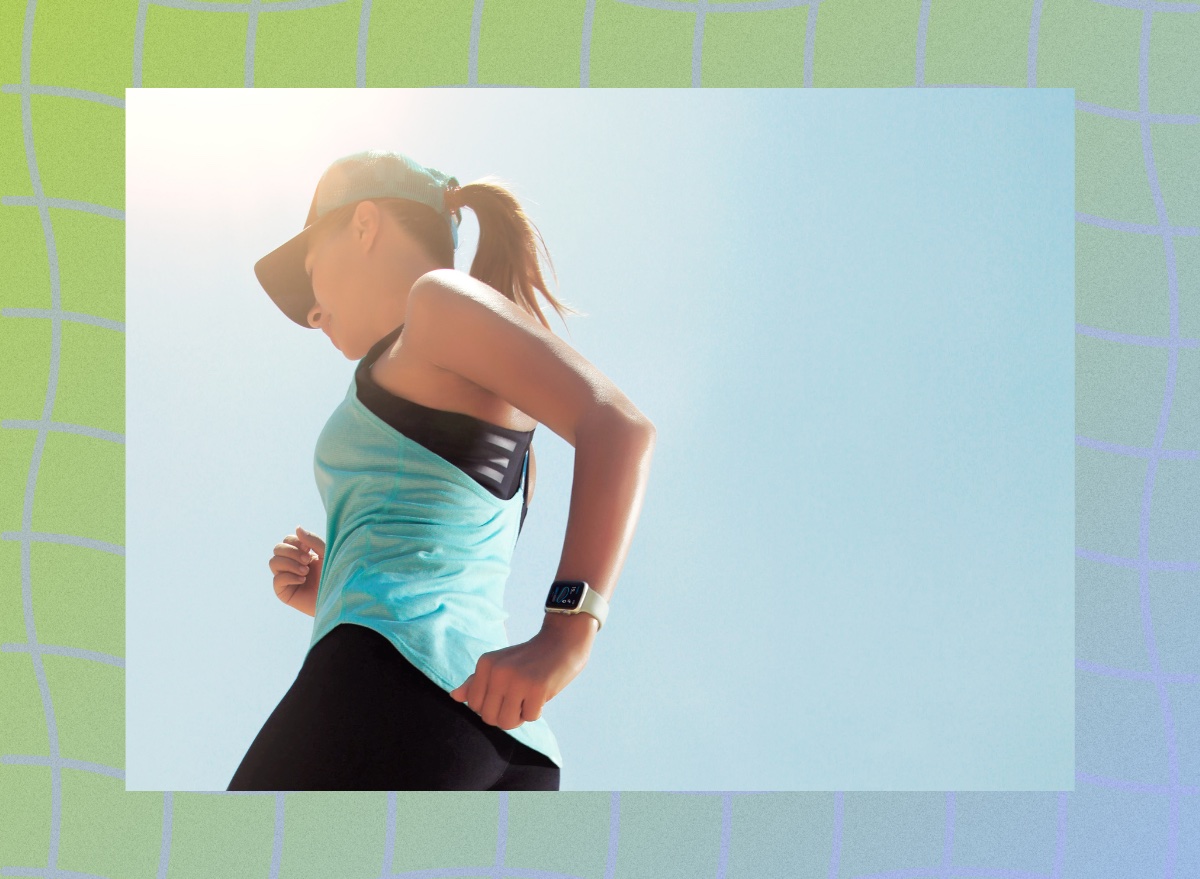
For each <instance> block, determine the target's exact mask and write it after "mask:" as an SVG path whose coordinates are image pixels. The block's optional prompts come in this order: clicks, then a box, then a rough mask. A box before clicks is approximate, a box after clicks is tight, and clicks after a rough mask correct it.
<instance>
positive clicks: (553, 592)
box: [546, 580, 586, 610]
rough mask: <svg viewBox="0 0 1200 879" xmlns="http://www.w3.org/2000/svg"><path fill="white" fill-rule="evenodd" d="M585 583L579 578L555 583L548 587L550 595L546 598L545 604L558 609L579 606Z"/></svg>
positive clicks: (573, 608)
mask: <svg viewBox="0 0 1200 879" xmlns="http://www.w3.org/2000/svg"><path fill="white" fill-rule="evenodd" d="M585 585H586V584H585V583H583V582H582V581H579V580H576V581H563V582H561V583H555V584H554V585H553V586H551V587H550V597H549V598H547V599H546V604H547V605H549V606H550V607H556V608H559V609H560V610H575V609H576V608H578V607H579V602H581V601H583V587H584V586H585Z"/></svg>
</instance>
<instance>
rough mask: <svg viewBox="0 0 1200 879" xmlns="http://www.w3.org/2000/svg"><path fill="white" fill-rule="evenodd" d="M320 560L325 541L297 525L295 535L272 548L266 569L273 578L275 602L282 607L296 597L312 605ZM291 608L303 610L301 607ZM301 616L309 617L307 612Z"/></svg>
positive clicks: (323, 554) (319, 574) (290, 535)
mask: <svg viewBox="0 0 1200 879" xmlns="http://www.w3.org/2000/svg"><path fill="white" fill-rule="evenodd" d="M324 558H325V541H324V540H322V539H321V538H320V537H317V535H315V534H312V533H310V532H308V531H305V530H304V529H303V528H301V527H300V526H299V525H297V526H296V533H295V534H289V535H288V536H287V537H285V538H283V540H281V541H280V542H279V543H277V544H275V553H274V555H272V556H271V561H270V563H269V567H270V569H271V573H272V574H274V575H275V578H274V583H273V585H274V587H275V595H276V596H277V597H278V598H279V600H280V601H282V602H283V603H284V604H292V602H293V600H294V599H296V598H297V595H304V596H306V597H307V598H308V603H309V604H312V603H313V602H315V598H316V591H317V586H318V585H319V584H320V582H321V563H322V561H323V560H324ZM293 606H295V607H296V608H297V609H298V610H305V608H304V607H303V606H302V605H301V604H296V605H293ZM305 612H307V613H309V614H310V615H311V611H310V610H306V611H305Z"/></svg>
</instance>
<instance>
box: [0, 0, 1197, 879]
mask: <svg viewBox="0 0 1200 879" xmlns="http://www.w3.org/2000/svg"><path fill="white" fill-rule="evenodd" d="M967 5H968V4H962V3H959V4H954V3H950V2H939V3H937V4H934V3H932V2H931V0H907V2H902V0H811V2H807V3H805V2H792V0H760V2H738V3H721V2H705V0H687V2H685V0H586V2H584V0H575V2H567V0H555V2H554V3H552V4H540V3H537V2H532V0H488V2H486V3H485V2H484V0H439V2H438V3H428V2H425V0H404V2H401V0H391V2H385V0H360V2H351V0H278V2H270V0H251V2H241V3H238V2H220V0H211V2H210V0H153V2H151V0H139V2H135V0H105V2H89V0H27V2H26V0H0V207H2V209H0V232H2V233H3V240H4V241H5V242H6V246H5V248H3V249H2V250H0V306H2V307H0V345H2V347H0V350H2V351H3V360H2V361H0V362H2V363H3V366H4V373H5V374H4V376H3V378H4V381H3V382H2V383H0V571H2V574H0V584H2V586H0V698H2V707H0V724H2V725H0V875H3V876H38V877H56V876H70V877H113V879H115V877H135V876H136V877H149V876H156V877H167V876H168V875H169V876H171V877H186V876H204V877H209V876H226V875H227V876H239V877H240V876H259V875H262V876H268V877H272V879H274V877H279V876H288V877H294V876H339V877H342V876H369V877H401V876H402V877H411V879H417V877H421V879H434V877H450V876H464V877H465V876H493V877H499V876H522V877H537V879H574V877H580V879H583V877H588V879H590V877H597V879H599V877H604V879H611V877H630V876H654V877H672V876H681V877H684V876H686V877H694V876H716V877H718V879H726V877H750V876H754V877H763V876H814V877H829V879H834V877H859V879H866V877H872V879H910V877H911V879H916V877H926V876H929V877H935V876H936V877H951V876H954V877H967V876H979V877H1004V879H1009V877H1013V879H1016V877H1021V879H1025V877H1029V879H1043V877H1045V879H1058V877H1070V876H1089V877H1094V876H1137V877H1143V876H1146V877H1150V876H1153V877H1168V879H1174V877H1187V876H1197V875H1200V831H1198V830H1197V828H1200V797H1198V796H1197V792H1198V790H1200V646H1198V644H1200V638H1198V637H1197V629H1196V621H1197V620H1198V619H1200V552H1198V546H1200V502H1198V499H1200V468H1198V467H1197V463H1196V461H1197V449H1198V448H1200V405H1198V402H1200V356H1198V355H1200V352H1197V348H1198V347H1200V235H1198V227H1200V176H1198V175H1197V174H1196V169H1197V167H1200V115H1198V113H1200V65H1197V63H1196V58H1197V56H1198V53H1200V15H1198V14H1197V13H1198V12H1200V4H1197V3H1187V2H1168V0H1152V2H1138V0H1053V2H1041V0H1023V2H1018V0H1012V2H997V3H989V4H987V6H986V8H983V4H970V7H971V10H970V11H968V10H967V8H966V7H967ZM199 86H204V87H251V86H253V87H264V86H272V87H281V86H296V87H298V86H360V87H379V86H543V87H544V86H570V87H579V86H583V87H586V86H592V87H611V86H620V87H651V86H683V87H687V86H693V87H698V86H804V87H884V86H891V87H911V86H918V87H941V86H968V87H985V86H1002V87H1039V86H1041V87H1047V86H1050V87H1073V88H1074V89H1075V95H1076V99H1077V100H1076V108H1077V115H1076V134H1077V149H1076V155H1077V178H1076V194H1077V212H1076V220H1077V226H1076V239H1077V303H1076V312H1077V319H1078V323H1077V326H1076V340H1075V343H1076V376H1077V388H1076V405H1077V410H1076V418H1077V430H1078V436H1077V440H1076V443H1077V463H1076V485H1077V499H1078V500H1077V549H1076V555H1077V580H1076V587H1077V589H1076V608H1077V638H1076V644H1077V671H1078V674H1077V723H1076V729H1077V748H1076V755H1077V767H1078V771H1077V776H1076V790H1075V791H1074V792H1061V793H975V792H946V793H941V794H938V793H848V794H843V793H840V792H829V793H760V794H747V793H737V794H730V793H694V794H690V795H683V794H669V793H668V794H663V793H642V794H639V793H625V794H621V793H619V792H611V793H600V794H597V793H558V794H551V795H546V794H536V793H517V794H516V795H515V796H514V795H510V794H507V793H498V794H494V795H493V794H488V793H448V792H439V793H436V794H434V793H408V792H406V793H405V796H404V798H403V799H401V798H399V797H398V795H397V794H396V793H395V792H390V793H320V792H305V793H293V794H286V795H285V794H269V793H268V794H236V793H178V794H177V793H173V792H165V793H161V794H153V793H125V791H124V781H123V779H124V772H123V769H122V766H123V764H124V716H123V715H124V658H123V656H122V654H123V651H124V585H123V576H124V548H123V545H122V543H123V539H124V436H123V433H122V431H123V427H124V386H123V385H124V382H123V378H124V331H125V323H124V294H123V282H124V250H123V240H124V239H123V236H124V211H123V205H124V112H123V111H124V89H125V88H126V87H199ZM35 501H36V503H35ZM568 798H569V799H568ZM563 804H569V809H570V811H569V812H564V811H563ZM559 827H562V828H563V838H562V839H561V840H556V839H553V838H551V837H550V835H549V834H548V833H547V831H548V830H549V829H550V828H559Z"/></svg>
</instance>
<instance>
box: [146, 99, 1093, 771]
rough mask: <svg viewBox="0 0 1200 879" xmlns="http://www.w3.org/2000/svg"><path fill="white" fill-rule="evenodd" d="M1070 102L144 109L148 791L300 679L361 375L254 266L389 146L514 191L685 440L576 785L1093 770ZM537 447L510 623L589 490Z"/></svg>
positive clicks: (241, 732) (530, 604)
mask: <svg viewBox="0 0 1200 879" xmlns="http://www.w3.org/2000/svg"><path fill="white" fill-rule="evenodd" d="M1071 100H1072V96H1071V93H1070V90H1068V89H1057V90H1051V91H1041V92H1037V91H1024V90H1018V89H1006V90H974V91H969V90H955V91H948V90H941V91H924V92H917V91H909V92H896V91H889V90H886V89H869V90H850V91H845V90H843V91H838V90H832V89H827V90H822V91H810V92H805V91H803V90H799V89H772V90H752V89H748V90H738V89H726V90H709V91H679V90H673V89H642V90H633V89H605V90H599V89H597V90H577V89H554V90H543V89H508V90H495V89H474V90H464V89H455V90H448V91H433V90H429V89H425V90H391V89H371V90H356V89H347V90H336V89H324V90H321V89H312V90H291V91H284V90H278V89H274V90H264V89H248V90H225V89H218V90H206V91H199V90H171V89H149V90H145V91H142V92H137V93H133V94H130V95H128V96H127V98H126V114H127V115H126V120H127V128H126V132H127V134H126V137H127V140H126V157H127V158H126V175H127V176H126V184H127V189H126V197H127V199H128V201H127V204H126V297H127V298H126V303H127V304H126V308H127V314H128V325H127V327H126V338H127V343H126V375H127V384H126V392H127V394H128V400H127V409H126V413H127V418H126V449H127V455H128V460H127V468H128V470H127V479H126V511H127V517H126V526H127V528H128V534H127V544H126V551H127V554H128V562H127V565H126V584H127V591H126V602H127V605H126V648H127V653H126V663H127V681H126V683H127V698H126V705H127V712H126V727H125V728H126V761H127V762H126V778H125V781H126V787H127V788H128V789H129V790H218V791H219V790H224V789H225V787H226V785H227V784H228V781H229V777H230V776H232V774H233V770H234V769H236V767H237V765H238V763H239V762H240V760H241V758H242V755H243V754H244V753H245V750H246V748H247V747H249V743H250V742H251V741H252V740H253V738H254V736H255V735H256V734H257V732H258V730H259V728H260V727H261V726H262V724H263V722H265V720H266V718H267V716H268V715H269V714H270V712H271V710H272V709H274V707H275V705H276V704H277V703H278V702H279V700H280V699H281V698H282V696H283V694H284V692H286V690H287V688H288V686H289V685H290V684H291V682H292V680H293V679H294V678H295V676H296V673H297V671H298V670H299V668H300V664H301V662H302V661H303V656H304V653H305V651H306V649H307V647H308V643H309V640H310V636H311V632H312V618H311V617H308V616H305V615H303V614H300V613H297V612H296V611H294V610H291V609H289V608H286V607H285V606H283V605H281V604H280V602H279V600H278V599H277V598H276V597H275V594H274V592H273V590H272V588H271V585H270V584H271V577H270V572H269V570H267V567H266V564H267V559H269V558H270V556H271V552H272V547H273V546H274V545H275V543H276V542H277V541H278V540H280V539H282V537H283V536H284V535H285V534H287V533H288V532H289V531H290V530H291V529H292V528H293V527H294V526H295V525H296V524H304V525H305V527H307V528H310V529H312V530H313V531H315V532H316V533H317V534H322V535H324V534H325V531H326V529H325V511H324V508H323V507H322V505H321V502H320V498H319V496H318V494H317V491H316V486H315V484H314V481H313V475H312V455H313V445H314V443H315V442H316V437H317V435H318V434H319V433H320V431H321V427H322V425H323V424H324V423H325V420H326V419H327V418H328V417H329V413H330V412H331V411H332V410H333V409H334V407H336V406H337V404H338V403H339V402H340V401H341V400H342V398H343V397H344V396H345V394H346V390H347V386H348V384H349V382H350V380H351V375H352V372H353V368H354V365H355V363H356V362H357V361H349V362H348V361H347V360H346V358H345V356H344V355H343V354H342V353H341V352H339V351H338V350H337V349H336V348H335V347H333V346H332V345H331V344H330V343H329V341H328V339H326V338H325V336H324V335H323V334H321V333H318V332H313V331H305V330H303V329H301V328H300V327H297V326H296V325H295V324H293V323H292V322H291V321H289V320H287V318H286V317H284V316H283V315H282V314H281V313H280V312H279V311H278V309H277V308H276V307H275V306H274V304H273V303H272V302H271V301H270V299H269V297H268V296H267V295H266V294H265V292H264V291H263V290H262V288H261V287H260V286H259V284H258V281H257V280H256V279H255V277H254V275H253V272H252V268H251V267H252V265H253V263H254V262H255V260H256V259H258V258H259V257H260V256H262V255H263V254H265V253H266V252H268V251H270V250H272V249H273V248H275V247H276V246H277V245H278V244H280V243H282V242H283V241H285V240H286V239H287V238H290V237H291V236H292V235H293V234H295V232H296V231H298V230H299V229H300V228H301V227H302V226H303V218H304V217H305V216H306V215H307V212H308V202H310V201H311V199H312V189H313V187H314V186H315V185H316V184H315V181H316V180H317V179H319V177H320V175H321V173H322V172H323V171H324V170H325V168H326V167H327V166H328V164H329V163H330V162H331V161H332V160H333V159H335V158H337V157H338V156H342V155H346V154H348V153H351V152H357V151H359V150H361V149H363V148H365V147H367V146H372V145H385V146H389V147H393V148H396V149H401V150H403V151H404V152H407V153H408V154H410V155H412V156H413V157H414V158H416V159H417V160H418V161H421V162H424V163H426V164H431V165H433V166H435V167H437V168H439V169H440V170H443V171H446V173H453V174H454V175H455V176H457V177H458V178H459V181H460V182H463V183H465V182H467V181H469V180H473V179H476V178H477V177H480V176H483V175H484V174H487V173H492V172H499V173H501V174H502V176H503V177H505V178H506V179H510V180H511V181H512V184H513V186H514V187H515V189H516V191H517V193H518V196H519V197H521V198H523V199H524V201H527V202H529V203H530V204H529V210H530V211H531V214H532V217H533V220H534V222H535V223H536V224H537V225H538V227H539V228H540V229H541V232H542V234H543V236H545V239H546V242H547V246H548V247H549V248H550V254H551V257H552V258H553V260H554V262H555V266H556V269H557V272H558V277H559V281H560V284H561V292H562V293H563V295H565V296H566V297H567V299H568V301H570V302H572V303H573V304H574V305H576V306H577V307H581V308H582V309H583V310H584V311H585V312H587V313H588V316H586V317H579V318H571V319H569V320H568V322H567V325H568V327H569V328H570V333H569V334H567V333H563V335H565V336H567V338H568V339H569V340H571V341H573V343H574V344H575V345H576V347H577V348H578V349H579V350H580V351H581V352H582V353H583V354H584V356H585V357H588V358H589V359H591V360H592V362H593V363H595V364H596V365H597V366H599V368H600V369H601V370H602V371H604V372H605V373H606V374H608V375H610V376H611V377H612V378H613V379H614V380H615V381H616V382H617V384H618V385H619V386H620V387H621V388H622V389H623V390H624V391H625V393H627V394H628V395H629V396H630V398H631V399H632V400H634V402H635V403H636V404H637V405H638V407H639V408H640V409H641V410H642V411H643V412H645V413H646V414H647V415H648V416H649V417H650V418H651V419H652V420H653V421H654V423H655V426H656V427H657V430H658V441H657V444H656V447H655V453H654V460H653V463H652V466H651V478H650V483H649V486H648V489H647V497H646V502H645V505H644V507H643V511H642V516H641V519H640V521H639V523H638V529H637V533H636V536H635V541H634V545H633V547H632V548H631V550H630V554H629V558H628V560H627V562H626V567H625V570H624V571H623V573H622V576H621V578H620V580H619V582H618V586H617V588H618V592H617V593H616V594H614V600H613V610H612V614H611V617H610V624H609V625H606V626H605V629H604V635H605V637H604V638H603V639H602V640H603V643H600V640H601V639H597V643H596V644H595V646H594V647H593V650H592V654H591V659H590V661H589V663H588V666H587V669H586V670H585V673H584V674H582V675H580V676H579V677H578V678H576V680H575V681H572V684H571V686H570V687H568V688H567V689H566V690H564V691H563V693H561V694H560V696H559V697H555V699H554V700H553V701H552V702H551V703H550V704H549V705H548V706H547V707H546V710H545V716H546V718H547V720H548V722H549V723H550V726H551V729H553V730H554V731H555V733H556V735H557V736H558V739H559V744H560V747H561V749H562V752H563V759H564V766H563V772H562V776H563V777H562V789H564V790H572V789H574V790H579V789H585V790H608V789H626V790H628V789H633V790H639V789H640V790H831V789H842V788H851V789H860V790H921V789H930V790H938V789H947V788H953V789H959V790H1054V789H1059V788H1064V787H1070V786H1071V784H1072V781H1071V777H1072V772H1073V769H1074V759H1075V753H1074V750H1075V729H1074V718H1075V708H1074V703H1075V691H1074V687H1075V674H1074V669H1073V667H1072V657H1073V656H1074V648H1075V643H1074V615H1075V613H1074V595H1075V589H1074V572H1075V559H1074V554H1073V552H1072V546H1073V541H1074V519H1075V516H1074V513H1075V498H1074V489H1075V481H1074V452H1075V448H1074V443H1073V441H1072V436H1073V427H1074V418H1075V413H1074V407H1073V405H1072V401H1073V399H1074V393H1075V387H1074V351H1073V347H1072V341H1073V338H1074V334H1073V333H1072V317H1073V314H1074V297H1073V295H1072V291H1073V289H1074V262H1075V260H1074V222H1073V218H1072V205H1073V203H1074V180H1075V175H1074V123H1073V116H1072V113H1071ZM485 133H486V134H485ZM447 169H452V170H447ZM470 217H471V220H472V222H471V224H470V226H471V229H470V232H471V234H470V236H469V237H468V235H466V234H463V235H462V236H461V237H460V246H459V249H458V253H457V257H458V267H459V268H461V269H464V270H466V269H469V268H470V260H471V257H472V256H473V254H474V246H475V240H476V239H477V234H476V232H477V225H476V223H475V222H474V220H475V218H474V214H471V215H470ZM464 222H465V221H464ZM465 231H466V230H464V232H465ZM556 329H557V330H558V331H559V332H563V331H562V327H561V324H559V325H557V327H556ZM534 444H535V448H536V450H537V455H538V480H537V486H536V490H535V496H534V501H533V503H532V504H531V505H530V513H529V516H528V517H527V519H526V525H527V527H528V530H527V531H524V532H523V533H522V539H521V540H520V541H518V546H519V547H520V552H519V553H518V554H516V555H515V556H514V565H513V571H512V576H511V577H510V578H509V587H508V594H507V595H506V602H505V604H506V607H507V609H508V611H509V613H510V615H511V616H510V618H509V625H508V628H509V636H510V639H511V640H512V641H513V642H516V641H525V640H528V638H530V637H532V636H533V635H534V634H535V633H536V632H537V629H538V627H539V626H540V625H541V619H542V614H543V611H542V610H541V607H542V604H543V603H544V600H545V594H544V593H545V591H546V587H547V585H548V584H549V583H550V582H551V581H552V580H553V579H554V575H555V571H556V569H557V566H558V561H559V557H560V554H561V549H562V539H563V533H564V528H565V526H566V520H567V509H568V503H569V497H570V486H571V479H572V474H573V453H572V450H571V447H570V446H569V445H568V444H567V443H566V442H565V441H563V440H562V439H560V438H559V437H557V436H556V435H554V434H553V433H552V432H551V431H550V429H549V428H543V429H541V430H539V431H538V432H537V433H535V436H534ZM193 545H194V546H195V547H196V551H190V550H189V547H191V546H193ZM206 547H207V549H205V548H206ZM455 683H460V682H457V681H456V682H455ZM577 685H578V686H577Z"/></svg>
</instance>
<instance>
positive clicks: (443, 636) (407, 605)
mask: <svg viewBox="0 0 1200 879" xmlns="http://www.w3.org/2000/svg"><path fill="white" fill-rule="evenodd" d="M398 334H399V328H398V329H397V330H395V331H393V332H392V333H391V334H389V336H388V337H387V338H385V339H384V340H381V342H380V343H379V344H377V345H376V346H374V347H373V348H372V351H371V353H370V354H368V355H367V357H365V358H364V360H363V361H360V364H359V368H358V369H356V370H355V376H354V378H352V379H351V381H350V385H349V387H348V388H347V391H346V394H345V396H344V397H343V399H342V401H341V402H340V403H339V404H338V405H337V407H335V408H334V410H333V412H332V413H331V415H330V416H329V419H328V421H326V423H325V426H324V427H323V428H322V430H321V433H320V434H319V436H318V437H317V444H316V449H315V452H314V455H313V472H314V474H315V476H316V481H317V490H318V491H319V493H320V495H321V500H322V502H323V503H324V505H325V512H326V538H325V558H324V561H323V562H322V569H321V582H320V584H319V585H318V588H317V599H316V609H315V613H314V617H313V632H312V637H311V639H310V640H309V649H310V650H311V649H312V647H313V646H315V645H316V644H317V642H318V641H320V640H321V638H323V637H324V636H325V635H327V634H328V633H329V632H330V631H332V630H333V628H334V627H335V626H337V625H340V624H342V623H352V624H356V625H361V626H366V627H368V628H370V629H373V630H375V631H377V632H379V633H380V634H382V635H383V636H384V637H385V638H387V639H388V640H389V641H391V643H392V644H393V645H394V646H395V647H396V649H397V650H399V651H400V652H401V654H403V655H404V657H405V658H406V659H408V660H409V661H410V662H411V663H412V664H413V665H414V666H416V667H417V668H419V669H420V670H421V671H422V672H424V674H425V675H426V676H427V677H428V678H429V679H430V680H432V681H433V682H434V683H436V684H437V685H438V686H440V687H441V688H442V689H443V690H446V691H447V692H449V691H450V690H453V689H454V688H455V687H457V686H458V685H459V684H461V683H462V682H463V681H465V680H466V679H467V677H468V676H469V675H471V674H472V673H473V672H474V671H475V665H476V662H477V661H478V660H479V657H480V656H481V655H482V654H484V653H487V652H488V651H491V650H497V649H499V648H502V647H507V646H508V644H509V641H508V633H507V631H506V630H505V628H504V620H505V619H507V617H508V614H507V613H506V612H505V611H504V607H503V599H504V586H505V583H506V581H507V579H508V575H509V569H510V561H511V559H512V553H513V549H514V548H515V545H516V540H517V536H518V534H519V532H520V528H521V519H522V515H521V514H522V508H523V496H522V494H521V493H519V492H518V493H514V494H513V495H512V496H511V497H508V498H505V497H503V496H498V495H497V494H496V493H494V492H493V491H490V490H489V489H488V488H487V487H485V486H484V485H483V484H481V483H480V481H479V480H478V479H475V478H472V476H471V475H469V474H468V473H467V472H465V471H464V470H463V469H462V468H461V467H459V466H457V465H455V464H453V463H451V462H450V461H449V460H447V459H446V458H444V457H442V456H441V455H438V454H437V453H435V452H433V451H432V450H431V449H429V448H427V447H426V446H425V445H422V444H421V443H419V442H417V441H416V440H414V439H412V438H410V437H409V436H406V435H405V434H404V433H403V432H401V431H400V430H398V429H397V428H396V427H395V426H394V425H393V424H391V423H389V421H388V420H385V419H384V418H382V417H380V415H378V414H376V412H373V411H372V410H371V408H368V407H367V405H366V404H364V403H363V401H362V400H361V399H360V398H359V393H358V387H359V383H360V381H361V380H362V374H363V366H364V363H365V364H366V366H369V365H370V362H372V361H373V360H374V358H375V357H376V356H378V354H379V353H380V351H381V350H382V347H383V346H384V343H385V342H388V341H389V340H391V339H394V338H395V336H396V335H398ZM394 399H396V400H400V399H401V398H398V397H397V398H394ZM414 405H415V404H414ZM439 411H440V410H439ZM463 417H464V418H469V417H470V416H463ZM475 420H476V421H478V419H475ZM478 423H479V424H482V425H486V424H487V422H478ZM493 426H494V425H493ZM510 434H511V432H510ZM527 469H528V456H526V458H525V462H524V463H523V464H522V478H527V476H528V473H527ZM505 732H507V733H508V734H509V735H511V736H512V737H513V738H514V739H516V740H517V741H519V742H521V743H522V744H525V745H527V746H528V747H530V748H533V749H534V750H535V751H538V752H540V753H542V754H545V755H546V756H547V757H548V758H549V759H550V760H552V761H553V762H554V763H555V764H556V765H557V766H559V767H561V766H562V755H561V753H560V752H559V748H558V742H557V740H556V739H555V736H554V733H553V732H552V731H551V729H550V727H549V725H548V724H547V722H546V718H545V716H544V715H543V716H542V717H540V718H538V719H537V720H533V721H525V722H524V723H522V724H521V725H520V726H518V727H517V728H516V729H511V730H505Z"/></svg>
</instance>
